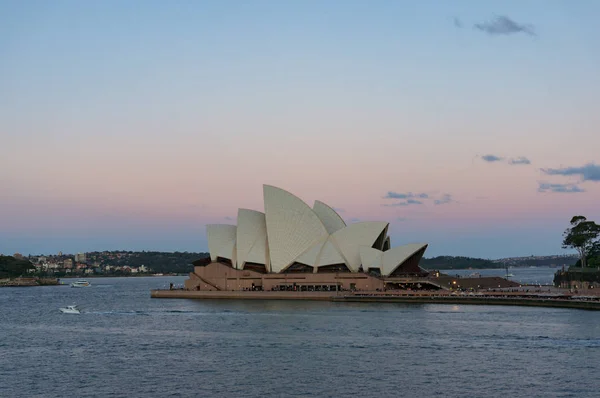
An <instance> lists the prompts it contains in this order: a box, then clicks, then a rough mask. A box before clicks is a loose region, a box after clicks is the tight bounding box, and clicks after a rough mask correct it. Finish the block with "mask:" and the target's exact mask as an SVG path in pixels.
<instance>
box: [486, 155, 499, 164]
mask: <svg viewBox="0 0 600 398" xmlns="http://www.w3.org/2000/svg"><path fill="white" fill-rule="evenodd" d="M481 159H483V160H484V161H486V162H490V163H493V162H500V161H501V160H503V159H504V158H501V157H500V156H496V155H483V156H482V157H481Z"/></svg>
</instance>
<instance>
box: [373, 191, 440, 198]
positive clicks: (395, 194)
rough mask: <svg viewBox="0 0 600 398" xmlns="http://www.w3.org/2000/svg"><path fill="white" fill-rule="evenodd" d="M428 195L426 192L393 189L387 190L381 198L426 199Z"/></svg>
mask: <svg viewBox="0 0 600 398" xmlns="http://www.w3.org/2000/svg"><path fill="white" fill-rule="evenodd" d="M428 197H429V195H428V194H426V193H412V192H407V193H398V192H394V191H388V193H387V194H385V196H384V197H383V199H410V198H419V199H427V198H428Z"/></svg>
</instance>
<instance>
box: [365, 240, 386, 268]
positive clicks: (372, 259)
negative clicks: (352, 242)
mask: <svg viewBox="0 0 600 398" xmlns="http://www.w3.org/2000/svg"><path fill="white" fill-rule="evenodd" d="M359 251H360V261H361V263H362V268H363V271H364V272H367V271H369V268H379V269H380V271H381V272H383V254H384V252H382V251H381V250H377V249H373V248H372V247H368V246H361V247H360V249H359Z"/></svg>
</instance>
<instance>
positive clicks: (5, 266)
mask: <svg viewBox="0 0 600 398" xmlns="http://www.w3.org/2000/svg"><path fill="white" fill-rule="evenodd" d="M30 268H34V267H33V264H31V263H30V262H29V261H28V260H21V259H18V258H14V257H13V256H2V255H0V278H16V277H18V276H21V275H24V274H26V273H27V270H28V269H30Z"/></svg>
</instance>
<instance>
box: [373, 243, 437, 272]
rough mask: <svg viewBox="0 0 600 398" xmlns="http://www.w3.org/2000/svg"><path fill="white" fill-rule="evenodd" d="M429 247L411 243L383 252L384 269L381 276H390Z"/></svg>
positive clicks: (425, 244)
mask: <svg viewBox="0 0 600 398" xmlns="http://www.w3.org/2000/svg"><path fill="white" fill-rule="evenodd" d="M425 247H427V243H410V244H408V245H402V246H396V247H394V248H391V249H390V250H387V251H385V252H383V268H382V270H381V275H383V276H388V275H390V274H392V273H393V272H394V271H395V270H396V269H397V268H398V267H400V266H401V265H402V263H404V262H405V261H406V260H408V259H409V258H410V257H411V256H412V255H413V254H415V253H417V252H418V251H419V250H421V249H423V248H425Z"/></svg>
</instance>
